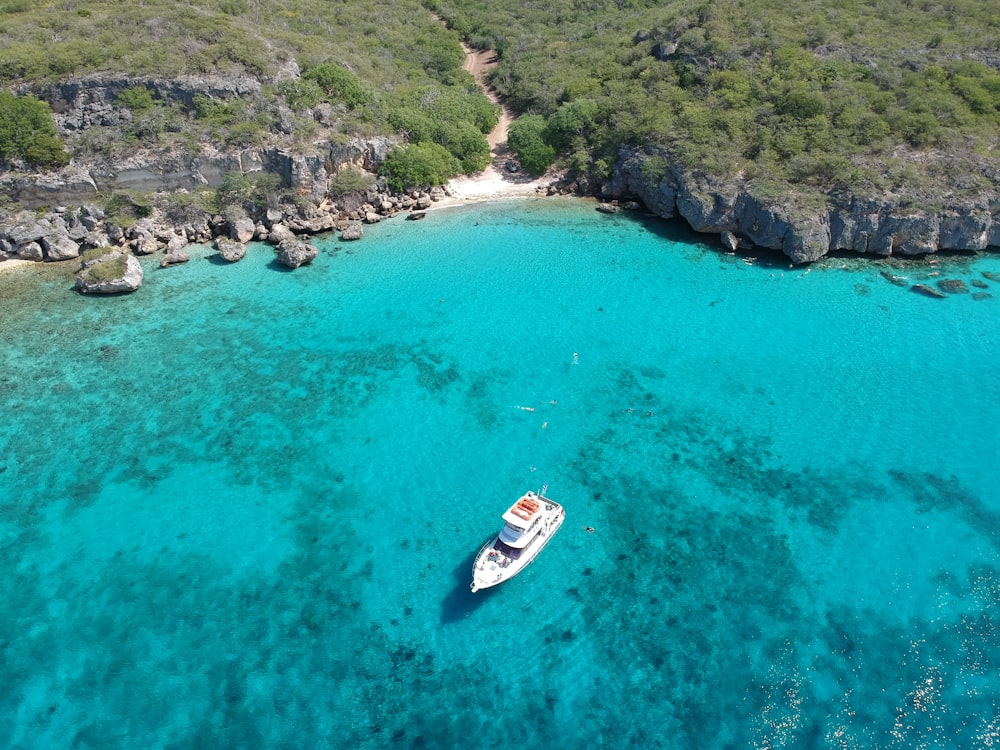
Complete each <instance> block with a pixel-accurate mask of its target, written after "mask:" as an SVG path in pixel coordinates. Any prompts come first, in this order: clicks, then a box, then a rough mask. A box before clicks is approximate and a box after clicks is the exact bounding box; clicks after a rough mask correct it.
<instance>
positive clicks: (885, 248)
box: [602, 147, 1000, 263]
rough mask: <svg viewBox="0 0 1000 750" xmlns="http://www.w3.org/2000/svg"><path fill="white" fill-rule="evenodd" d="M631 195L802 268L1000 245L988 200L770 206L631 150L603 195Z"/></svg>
mask: <svg viewBox="0 0 1000 750" xmlns="http://www.w3.org/2000/svg"><path fill="white" fill-rule="evenodd" d="M628 194H632V195H636V196H638V197H639V198H641V199H642V201H643V203H645V205H646V206H647V207H648V208H649V209H650V210H652V211H653V212H654V213H656V214H657V215H659V216H662V217H663V218H673V217H674V216H676V215H677V214H680V215H681V216H683V217H684V218H685V219H686V220H687V222H688V223H689V224H690V225H691V227H692V228H693V229H695V230H696V231H699V232H711V233H718V234H720V235H721V234H722V233H723V232H732V233H734V234H737V235H739V236H741V237H746V238H747V239H749V240H750V241H752V242H753V243H754V244H755V245H758V246H760V247H766V248H770V249H773V250H781V251H782V252H784V253H785V255H787V256H788V257H789V258H790V259H792V260H793V261H794V262H796V263H807V262H810V261H814V260H817V259H819V258H822V257H823V256H824V255H826V254H827V253H829V252H831V251H836V250H850V251H854V252H858V253H867V254H871V255H881V256H889V255H902V256H914V255H924V254H928V253H934V252H937V251H938V250H982V249H985V248H986V247H988V246H991V245H997V244H1000V202H997V201H991V200H989V199H988V195H986V194H984V195H983V196H979V197H978V198H977V197H973V198H962V199H960V201H959V202H958V203H956V204H954V205H950V206H946V207H945V208H943V209H930V208H917V207H914V205H913V204H912V203H910V204H907V205H904V204H903V203H901V202H900V201H899V200H897V199H896V198H893V197H886V198H884V199H881V198H865V197H857V196H852V197H850V198H847V199H837V198H836V197H834V196H831V197H829V199H828V200H829V203H828V205H826V206H825V207H823V206H821V207H813V208H803V207H801V206H797V205H796V204H795V198H794V196H789V198H788V199H787V200H782V199H781V198H780V197H779V198H771V199H768V200H764V199H761V198H760V197H758V196H756V195H754V193H753V191H752V187H750V186H746V185H728V184H721V183H717V182H713V180H712V179H711V178H709V177H708V176H706V175H702V174H698V173H695V172H693V171H692V170H685V169H683V168H682V167H680V166H679V165H677V164H674V163H672V162H671V160H670V158H669V155H667V154H666V153H665V152H662V151H660V150H657V149H655V148H651V147H648V148H634V147H629V148H623V149H622V151H621V153H620V155H619V159H618V162H617V163H616V165H615V168H614V170H613V172H612V176H611V178H610V179H609V180H608V182H607V183H606V184H605V185H604V188H603V191H602V195H603V196H605V197H608V198H610V197H618V196H622V195H628Z"/></svg>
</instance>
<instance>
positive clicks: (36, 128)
mask: <svg viewBox="0 0 1000 750" xmlns="http://www.w3.org/2000/svg"><path fill="white" fill-rule="evenodd" d="M11 159H23V160H24V161H26V162H27V163H28V164H29V165H32V166H38V167H43V168H52V167H61V166H64V165H66V164H68V163H69V159H70V155H69V154H68V153H67V152H66V150H65V148H63V142H62V139H60V138H59V135H58V134H57V133H56V126H55V123H54V122H53V121H52V111H51V110H50V109H49V105H48V104H46V103H45V102H43V101H41V100H39V99H36V98H35V97H34V96H31V95H30V94H27V95H25V96H15V95H14V94H12V93H10V92H9V91H7V90H6V89H0V162H7V161H10V160H11Z"/></svg>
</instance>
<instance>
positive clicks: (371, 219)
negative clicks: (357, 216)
mask: <svg viewBox="0 0 1000 750" xmlns="http://www.w3.org/2000/svg"><path fill="white" fill-rule="evenodd" d="M380 221H382V216H381V215H380V214H377V213H375V212H374V211H368V212H367V213H365V218H364V222H365V224H378V223H379V222H380Z"/></svg>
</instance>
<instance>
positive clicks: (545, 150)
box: [507, 115, 556, 175]
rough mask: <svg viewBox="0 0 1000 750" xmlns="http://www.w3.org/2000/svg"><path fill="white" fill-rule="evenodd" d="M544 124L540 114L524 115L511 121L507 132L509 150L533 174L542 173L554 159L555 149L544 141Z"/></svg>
mask: <svg viewBox="0 0 1000 750" xmlns="http://www.w3.org/2000/svg"><path fill="white" fill-rule="evenodd" d="M545 126H546V123H545V118H544V117H542V116H541V115H524V116H523V117H519V118H518V119H516V120H514V122H512V123H511V125H510V130H509V131H508V133H507V143H508V145H509V146H510V150H511V151H513V152H514V153H515V154H516V155H517V160H518V161H519V162H521V166H522V167H524V168H525V169H526V170H528V171H529V172H530V173H531V174H535V175H540V174H544V173H545V170H546V169H548V168H549V167H550V166H552V163H553V162H554V161H555V160H556V150H555V149H554V148H553V147H552V146H550V145H549V144H547V143H546V142H545V138H544V133H545Z"/></svg>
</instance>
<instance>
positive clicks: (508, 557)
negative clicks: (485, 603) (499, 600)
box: [472, 488, 566, 593]
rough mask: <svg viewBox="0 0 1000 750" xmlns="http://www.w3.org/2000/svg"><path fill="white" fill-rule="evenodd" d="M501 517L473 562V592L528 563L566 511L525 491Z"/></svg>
mask: <svg viewBox="0 0 1000 750" xmlns="http://www.w3.org/2000/svg"><path fill="white" fill-rule="evenodd" d="M542 492H545V489H544V488H542ZM502 518H503V521H504V524H503V528H502V529H500V533H499V534H497V535H496V536H495V537H494V538H493V539H492V540H491V541H489V542H487V543H486V544H485V545H483V548H482V549H481V550H479V554H478V555H476V561H475V562H474V563H473V565H472V592H473V593H475V592H477V591H479V590H480V589H487V588H489V587H490V586H496V585H497V584H498V583H503V582H504V581H506V580H508V579H510V578H513V577H514V576H516V575H517V574H518V573H520V572H521V571H522V570H524V569H525V568H526V567H528V565H530V564H531V562H532V561H533V560H534V559H535V558H536V557H538V553H539V552H541V551H542V548H543V547H544V546H545V545H546V544H548V543H549V540H550V539H551V538H552V536H553V535H554V534H555V533H556V532H557V531H558V530H559V527H560V526H562V523H563V521H564V520H565V519H566V511H565V510H564V509H563V507H562V506H561V505H560V504H559V503H557V502H555V501H553V500H549V499H548V498H547V497H543V496H542V495H540V494H537V493H534V492H528V493H527V494H525V495H522V496H521V497H520V498H519V499H518V501H517V502H516V503H514V504H513V505H512V506H510V508H508V509H507V512H506V513H504V514H503V516H502Z"/></svg>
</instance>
